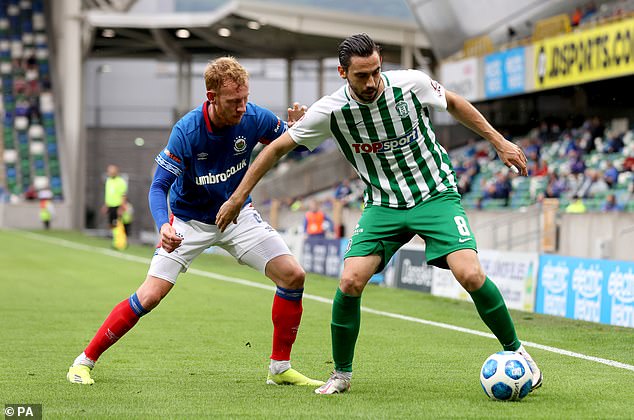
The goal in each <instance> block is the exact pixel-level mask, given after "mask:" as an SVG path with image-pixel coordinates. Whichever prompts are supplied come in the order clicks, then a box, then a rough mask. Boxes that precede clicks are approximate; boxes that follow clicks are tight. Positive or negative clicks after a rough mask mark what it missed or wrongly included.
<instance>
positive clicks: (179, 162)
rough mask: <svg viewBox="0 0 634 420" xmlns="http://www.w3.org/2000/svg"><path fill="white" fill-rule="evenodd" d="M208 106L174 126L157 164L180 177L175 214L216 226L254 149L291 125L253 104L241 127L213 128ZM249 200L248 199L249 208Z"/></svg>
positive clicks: (173, 207) (173, 199) (172, 194)
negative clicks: (221, 210)
mask: <svg viewBox="0 0 634 420" xmlns="http://www.w3.org/2000/svg"><path fill="white" fill-rule="evenodd" d="M208 106H209V102H205V103H203V104H202V106H200V107H198V108H196V109H194V110H192V111H190V112H189V113H187V115H185V116H184V117H183V118H181V119H180V120H179V121H178V122H177V123H176V124H175V125H174V127H173V128H172V133H171V135H170V138H169V141H168V143H167V147H166V148H165V149H163V150H162V151H161V153H159V155H158V156H157V157H156V159H155V160H156V163H157V164H158V165H160V166H161V167H162V168H163V169H165V170H167V171H169V172H171V173H172V174H174V175H176V181H175V182H174V183H173V184H172V186H171V188H170V208H171V211H172V213H174V216H176V217H178V218H179V219H181V220H185V221H187V220H192V219H193V220H197V221H200V222H203V223H208V224H215V222H216V213H218V210H219V209H220V206H221V205H222V204H223V203H224V202H225V201H226V200H227V199H228V198H229V197H230V196H231V194H232V193H233V192H234V191H235V189H236V188H237V187H238V185H239V184H240V181H242V178H243V177H244V174H245V173H246V172H247V169H248V167H249V163H250V158H251V152H252V151H253V148H254V147H255V146H256V145H257V144H258V143H264V144H268V143H270V142H271V141H272V140H275V139H276V138H277V137H279V136H280V135H281V134H282V133H284V132H285V131H286V129H287V124H286V122H284V121H282V120H280V119H279V118H278V117H277V116H276V115H275V114H273V113H272V112H271V111H269V110H267V109H265V108H262V107H259V106H257V105H255V104H252V103H250V102H249V103H247V109H246V112H245V113H244V115H243V116H242V120H241V121H240V123H239V124H238V125H234V126H227V127H223V128H220V129H218V128H215V127H214V128H213V130H212V125H211V121H210V119H209V114H208V112H207V110H208ZM250 202H251V197H250V196H249V198H248V199H247V201H246V202H245V204H248V203H250Z"/></svg>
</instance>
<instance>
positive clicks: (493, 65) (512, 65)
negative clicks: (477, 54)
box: [484, 47, 526, 98]
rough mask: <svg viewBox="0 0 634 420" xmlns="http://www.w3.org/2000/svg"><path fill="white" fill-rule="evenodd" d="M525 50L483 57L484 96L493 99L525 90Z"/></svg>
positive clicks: (519, 49) (518, 49) (515, 49)
mask: <svg viewBox="0 0 634 420" xmlns="http://www.w3.org/2000/svg"><path fill="white" fill-rule="evenodd" d="M525 80H526V58H525V48H524V47H520V48H514V49H512V50H508V51H502V52H498V53H494V54H490V55H487V56H486V57H484V96H485V97H486V98H495V97H498V96H507V95H513V94H518V93H522V92H524V91H525V90H526V86H525Z"/></svg>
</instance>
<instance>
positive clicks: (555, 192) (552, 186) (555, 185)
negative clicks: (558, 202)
mask: <svg viewBox="0 0 634 420" xmlns="http://www.w3.org/2000/svg"><path fill="white" fill-rule="evenodd" d="M564 191H566V180H565V178H563V177H561V178H560V177H559V176H558V175H557V172H552V173H551V174H550V175H548V184H547V185H546V192H545V196H546V197H547V198H559V197H561V195H562V194H563V193H564Z"/></svg>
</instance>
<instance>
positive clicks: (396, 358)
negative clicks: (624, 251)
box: [0, 231, 634, 419]
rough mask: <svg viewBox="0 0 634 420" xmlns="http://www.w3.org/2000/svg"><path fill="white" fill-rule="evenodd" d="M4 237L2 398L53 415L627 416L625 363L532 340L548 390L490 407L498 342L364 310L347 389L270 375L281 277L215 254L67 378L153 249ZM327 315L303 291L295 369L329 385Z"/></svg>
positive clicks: (591, 327)
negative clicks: (89, 378)
mask: <svg viewBox="0 0 634 420" xmlns="http://www.w3.org/2000/svg"><path fill="white" fill-rule="evenodd" d="M0 243H1V244H2V245H1V247H0V342H1V343H2V344H1V348H0V367H1V370H0V372H1V375H0V397H1V398H0V401H1V402H3V403H4V404H13V403H31V404H42V405H43V413H44V418H63V419H66V418H262V419H269V418H282V419H283V418H322V417H335V418H385V419H395V418H429V419H436V418H487V419H491V418H500V419H511V418H517V419H520V418H521V419H527V418H530V419H541V418H553V419H562V418H569V419H578V418H592V419H595V418H632V416H633V415H634V414H633V413H634V411H633V410H634V405H633V404H634V397H633V395H634V372H633V371H631V370H628V369H623V368H617V367H612V366H607V365H605V364H601V363H597V362H593V361H588V360H582V359H579V358H573V357H569V356H566V355H562V354H557V353H553V352H549V351H544V350H540V349H535V348H533V349H531V348H530V347H529V351H531V354H532V355H533V357H534V358H535V359H536V361H537V362H538V363H539V365H540V367H541V369H542V370H543V371H544V378H545V379H544V386H543V387H542V388H541V389H539V390H537V391H536V392H534V393H531V394H530V395H529V396H528V397H527V398H525V399H524V400H523V401H521V402H517V403H501V402H494V401H490V400H489V399H488V398H487V397H486V396H485V395H484V393H483V392H482V389H481V387H480V383H479V379H478V375H479V370H480V367H481V365H482V363H483V362H484V360H485V359H486V358H487V356H489V355H490V354H491V353H494V352H496V351H498V350H499V345H498V343H497V341H495V340H493V339H490V338H486V337H479V336H474V335H470V334H465V333H463V332H458V331H452V330H447V329H443V328H439V327H436V326H431V325H424V324H420V323H415V322H411V321H407V320H402V319H394V318H389V317H386V316H382V315H378V314H372V313H367V312H366V313H363V314H362V321H361V322H362V326H361V334H360V337H359V341H358V344H357V352H356V357H355V365H354V368H355V371H354V378H353V382H352V390H351V392H350V393H348V394H344V395H335V396H319V395H315V394H314V393H313V389H312V388H304V387H276V386H269V385H266V384H265V379H266V371H267V366H268V356H269V354H270V346H271V334H272V325H271V320H270V317H271V312H270V310H271V303H272V298H273V288H272V283H271V282H270V281H269V280H268V279H266V278H265V277H264V276H262V275H260V274H259V273H257V272H255V271H254V270H252V269H250V268H248V267H245V266H241V265H239V264H237V263H235V262H234V261H233V260H231V259H228V258H224V257H219V256H212V255H203V256H201V258H199V259H198V260H197V261H195V263H194V264H193V267H192V270H191V272H189V273H187V274H184V275H182V276H181V277H180V278H179V280H178V283H177V286H176V287H175V288H174V290H173V291H172V292H171V293H170V295H169V296H168V297H167V298H166V299H165V301H163V303H161V305H160V306H159V307H158V308H157V309H155V310H154V311H153V312H152V313H150V314H149V315H147V316H146V317H144V318H143V319H142V320H141V321H140V322H139V324H137V326H136V327H135V328H134V329H133V330H132V331H131V332H130V333H129V334H127V335H126V336H125V337H124V338H122V339H121V341H120V342H119V343H117V344H116V345H115V346H114V347H112V348H111V349H110V350H109V351H107V352H106V353H104V355H103V356H102V357H101V359H100V360H99V363H98V364H97V366H96V368H95V370H94V371H93V377H94V379H95V381H96V383H95V385H93V386H80V385H76V384H70V383H68V382H67V381H66V378H65V375H66V371H67V369H68V366H69V365H70V363H71V362H72V361H73V359H74V358H75V357H76V356H77V355H78V354H79V353H80V352H81V351H82V350H83V348H84V347H85V346H86V344H87V343H88V341H89V340H90V339H91V338H92V336H93V334H94V333H95V331H96V330H97V328H98V327H99V325H100V324H101V322H102V321H103V319H104V318H105V316H106V315H107V314H108V313H109V312H110V310H111V309H112V307H113V306H114V305H115V304H117V303H118V302H120V301H121V300H123V299H124V298H126V297H127V296H129V295H130V293H132V292H133V291H134V290H135V289H136V288H137V287H138V285H139V284H140V283H141V281H142V280H143V279H144V278H145V274H146V271H147V263H148V262H149V259H150V258H151V256H152V253H153V250H152V249H151V248H148V247H137V246H132V247H131V248H129V249H128V250H127V251H125V252H123V253H118V252H115V251H109V250H108V246H109V242H108V241H106V240H103V239H96V238H89V237H85V236H83V235H81V234H78V233H69V232H51V233H47V234H45V236H41V234H35V235H34V234H32V233H25V232H17V231H0ZM74 244H81V246H80V247H77V246H75V245H74ZM122 257H124V258H122ZM126 257H127V259H125V258H126ZM203 272H204V273H215V274H212V275H211V276H212V277H210V276H208V275H207V276H205V275H202V274H203ZM217 275H221V276H226V277H227V278H239V279H244V280H247V281H248V282H246V283H245V282H243V283H240V282H232V281H222V280H219V279H217V278H213V276H217ZM229 280H231V279H229ZM494 280H495V279H494ZM258 285H263V286H267V287H270V288H267V287H254V286H258ZM336 286H337V282H336V281H335V280H333V279H332V278H326V277H320V276H316V275H312V274H309V275H308V276H307V282H306V291H305V293H306V294H308V295H311V296H318V297H322V298H325V299H332V297H333V296H334V291H335V288H336ZM362 304H363V306H365V307H368V308H372V309H375V310H378V311H385V312H391V313H397V314H401V315H406V316H410V317H416V318H422V319H426V320H431V321H437V322H442V323H447V324H452V325H456V326H460V327H465V328H469V329H475V330H479V331H487V330H486V327H485V326H484V324H483V323H482V322H481V321H480V319H479V317H478V316H477V313H476V311H475V308H474V307H473V306H472V305H471V304H469V303H466V302H458V301H452V300H448V299H441V298H437V297H433V296H430V295H425V294H421V293H416V292H411V291H405V290H398V289H386V288H381V287H377V286H369V287H368V288H367V289H366V291H365V293H364V298H363V302H362ZM330 310H331V307H330V304H329V303H328V302H324V301H319V300H316V299H310V298H306V299H305V300H304V315H303V320H302V326H301V328H300V331H299V335H298V339H297V342H296V344H295V346H294V349H293V367H295V368H296V369H298V370H300V371H301V372H303V373H305V374H307V375H309V376H312V377H317V378H321V379H325V378H327V376H328V374H329V372H330V371H331V369H332V368H333V363H332V358H331V353H330ZM512 314H513V317H514V319H515V321H516V325H517V329H518V333H519V335H520V338H521V339H524V340H526V341H529V342H535V343H539V344H543V345H548V346H552V347H557V348H561V349H565V350H569V351H573V352H577V353H581V354H584V355H590V356H596V357H601V358H605V359H610V360H615V361H619V362H622V363H625V364H629V365H633V364H634V330H633V329H627V328H617V327H610V326H606V325H599V324H592V323H586V322H577V321H573V320H566V319H559V318H555V317H549V316H541V315H537V314H528V313H523V312H515V311H514V312H512Z"/></svg>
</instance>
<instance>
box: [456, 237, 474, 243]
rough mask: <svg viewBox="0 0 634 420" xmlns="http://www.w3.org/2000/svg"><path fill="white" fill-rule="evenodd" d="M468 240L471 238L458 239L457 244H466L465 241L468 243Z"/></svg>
mask: <svg viewBox="0 0 634 420" xmlns="http://www.w3.org/2000/svg"><path fill="white" fill-rule="evenodd" d="M470 240H471V238H460V239H458V242H460V243H463V242H467V241H470Z"/></svg>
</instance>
